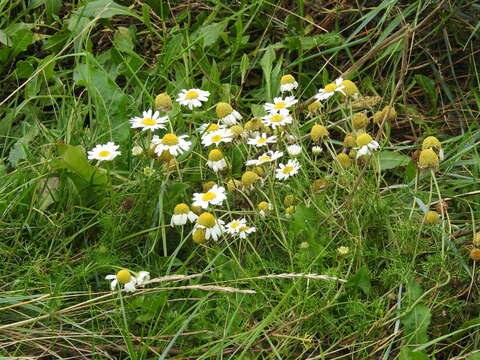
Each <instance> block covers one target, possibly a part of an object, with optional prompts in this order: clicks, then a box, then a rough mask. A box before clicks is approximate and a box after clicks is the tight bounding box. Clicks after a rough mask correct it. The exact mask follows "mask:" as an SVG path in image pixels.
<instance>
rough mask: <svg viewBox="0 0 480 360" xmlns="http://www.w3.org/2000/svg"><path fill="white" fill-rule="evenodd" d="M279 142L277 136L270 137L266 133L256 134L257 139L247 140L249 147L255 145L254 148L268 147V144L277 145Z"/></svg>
mask: <svg viewBox="0 0 480 360" xmlns="http://www.w3.org/2000/svg"><path fill="white" fill-rule="evenodd" d="M276 142H277V136H276V135H273V136H268V135H267V134H266V133H262V134H259V133H256V134H255V137H254V138H252V139H248V140H247V144H248V145H254V146H258V147H261V146H267V145H268V144H275V143H276Z"/></svg>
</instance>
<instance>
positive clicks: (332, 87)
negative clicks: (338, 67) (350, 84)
mask: <svg viewBox="0 0 480 360" xmlns="http://www.w3.org/2000/svg"><path fill="white" fill-rule="evenodd" d="M342 82H343V79H342V78H341V77H340V78H338V79H337V80H335V82H333V83H330V84H327V85H325V87H324V88H322V89H320V90H318V93H317V94H316V95H315V99H317V100H318V101H322V100H326V99H328V98H329V97H332V96H333V95H334V94H335V93H336V92H340V93H342V94H343V95H345V92H344V91H343V89H344V88H345V85H342Z"/></svg>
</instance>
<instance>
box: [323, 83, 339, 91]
mask: <svg viewBox="0 0 480 360" xmlns="http://www.w3.org/2000/svg"><path fill="white" fill-rule="evenodd" d="M336 89H337V84H335V83H330V84H328V85H326V86H325V88H324V89H323V91H324V92H332V91H335V90H336Z"/></svg>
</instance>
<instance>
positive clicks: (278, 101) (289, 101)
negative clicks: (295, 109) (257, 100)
mask: <svg viewBox="0 0 480 360" xmlns="http://www.w3.org/2000/svg"><path fill="white" fill-rule="evenodd" d="M297 102H298V100H297V99H295V96H287V97H286V98H285V99H283V98H281V97H276V98H274V99H273V103H266V104H265V105H263V107H264V108H265V110H266V111H268V112H269V113H276V112H278V111H280V110H282V109H288V108H289V107H292V106H293V105H295V104H296V103H297Z"/></svg>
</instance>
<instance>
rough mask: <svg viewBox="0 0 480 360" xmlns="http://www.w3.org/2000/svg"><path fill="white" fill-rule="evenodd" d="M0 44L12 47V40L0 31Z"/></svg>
mask: <svg viewBox="0 0 480 360" xmlns="http://www.w3.org/2000/svg"><path fill="white" fill-rule="evenodd" d="M0 44H3V45H5V46H12V40H11V39H10V37H9V36H8V35H7V34H6V33H5V31H3V30H0Z"/></svg>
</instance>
